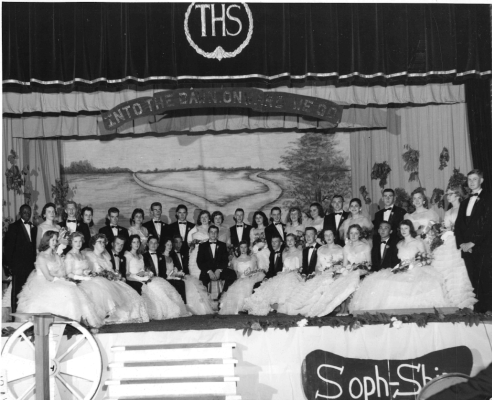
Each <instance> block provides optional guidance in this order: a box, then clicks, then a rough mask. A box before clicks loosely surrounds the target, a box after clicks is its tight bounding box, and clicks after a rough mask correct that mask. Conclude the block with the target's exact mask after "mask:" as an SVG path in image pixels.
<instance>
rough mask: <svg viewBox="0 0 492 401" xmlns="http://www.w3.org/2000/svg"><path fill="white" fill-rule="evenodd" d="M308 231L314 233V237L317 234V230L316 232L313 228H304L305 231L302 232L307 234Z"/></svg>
mask: <svg viewBox="0 0 492 401" xmlns="http://www.w3.org/2000/svg"><path fill="white" fill-rule="evenodd" d="M308 230H309V231H314V235H317V234H318V230H316V228H314V227H306V229H305V230H304V233H307V232H308Z"/></svg>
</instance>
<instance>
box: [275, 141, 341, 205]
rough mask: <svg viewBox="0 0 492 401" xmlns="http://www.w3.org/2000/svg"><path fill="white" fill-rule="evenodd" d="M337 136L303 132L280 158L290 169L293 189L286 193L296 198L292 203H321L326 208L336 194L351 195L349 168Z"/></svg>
mask: <svg viewBox="0 0 492 401" xmlns="http://www.w3.org/2000/svg"><path fill="white" fill-rule="evenodd" d="M337 144H338V142H337V141H336V140H335V137H334V135H331V134H321V133H308V134H304V135H303V136H302V137H300V138H299V139H298V140H296V141H294V142H292V145H294V146H293V147H292V148H291V149H290V150H288V151H287V153H286V154H285V155H284V156H282V157H281V162H280V163H281V164H283V165H284V166H285V167H286V168H287V169H288V170H289V178H290V180H291V188H290V189H289V190H288V193H287V195H288V196H290V197H292V198H294V201H291V202H289V203H291V204H296V205H300V206H303V207H306V206H309V204H310V203H311V202H319V203H321V204H323V205H324V206H325V207H326V206H328V204H329V203H330V201H331V198H332V196H333V195H335V194H342V195H344V196H345V197H349V196H350V192H351V180H350V168H349V166H347V163H346V160H345V158H344V157H342V156H341V155H340V151H339V150H338V149H336V146H337Z"/></svg>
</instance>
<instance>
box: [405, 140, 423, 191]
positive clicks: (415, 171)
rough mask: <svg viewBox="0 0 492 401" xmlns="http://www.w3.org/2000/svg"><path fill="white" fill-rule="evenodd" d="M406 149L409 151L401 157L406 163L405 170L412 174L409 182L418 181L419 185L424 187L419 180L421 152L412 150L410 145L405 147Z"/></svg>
mask: <svg viewBox="0 0 492 401" xmlns="http://www.w3.org/2000/svg"><path fill="white" fill-rule="evenodd" d="M404 148H405V149H407V151H406V152H405V153H403V154H402V155H401V156H402V158H403V161H404V162H405V165H404V166H403V170H405V171H408V172H410V177H409V178H408V182H412V181H418V182H419V185H420V186H422V184H421V183H420V178H419V159H420V152H419V151H418V150H416V149H412V148H411V147H410V145H405V146H404Z"/></svg>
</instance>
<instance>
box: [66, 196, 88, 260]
mask: <svg viewBox="0 0 492 401" xmlns="http://www.w3.org/2000/svg"><path fill="white" fill-rule="evenodd" d="M65 213H66V215H67V219H66V220H63V221H62V222H60V223H59V225H60V227H64V228H66V229H67V230H69V231H70V233H74V232H76V231H77V232H79V233H81V234H82V235H83V236H84V245H83V246H82V249H85V248H87V246H88V244H86V243H85V241H87V239H89V240H90V238H91V232H90V230H89V226H88V225H87V224H84V223H83V222H81V221H79V220H77V204H76V203H75V202H74V201H68V202H67V203H66V205H65ZM70 249H72V247H71V246H67V247H66V248H65V249H64V250H63V253H64V254H65V255H66V254H67V253H68V252H69V251H70Z"/></svg>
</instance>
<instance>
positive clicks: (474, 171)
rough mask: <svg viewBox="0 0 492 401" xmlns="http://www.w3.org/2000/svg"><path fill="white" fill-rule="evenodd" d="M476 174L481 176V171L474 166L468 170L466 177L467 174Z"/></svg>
mask: <svg viewBox="0 0 492 401" xmlns="http://www.w3.org/2000/svg"><path fill="white" fill-rule="evenodd" d="M472 174H476V175H478V176H479V177H480V178H483V171H482V170H479V169H478V168H474V169H473V170H472V171H470V172H469V173H468V174H467V175H466V176H467V177H468V176H469V175H472Z"/></svg>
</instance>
